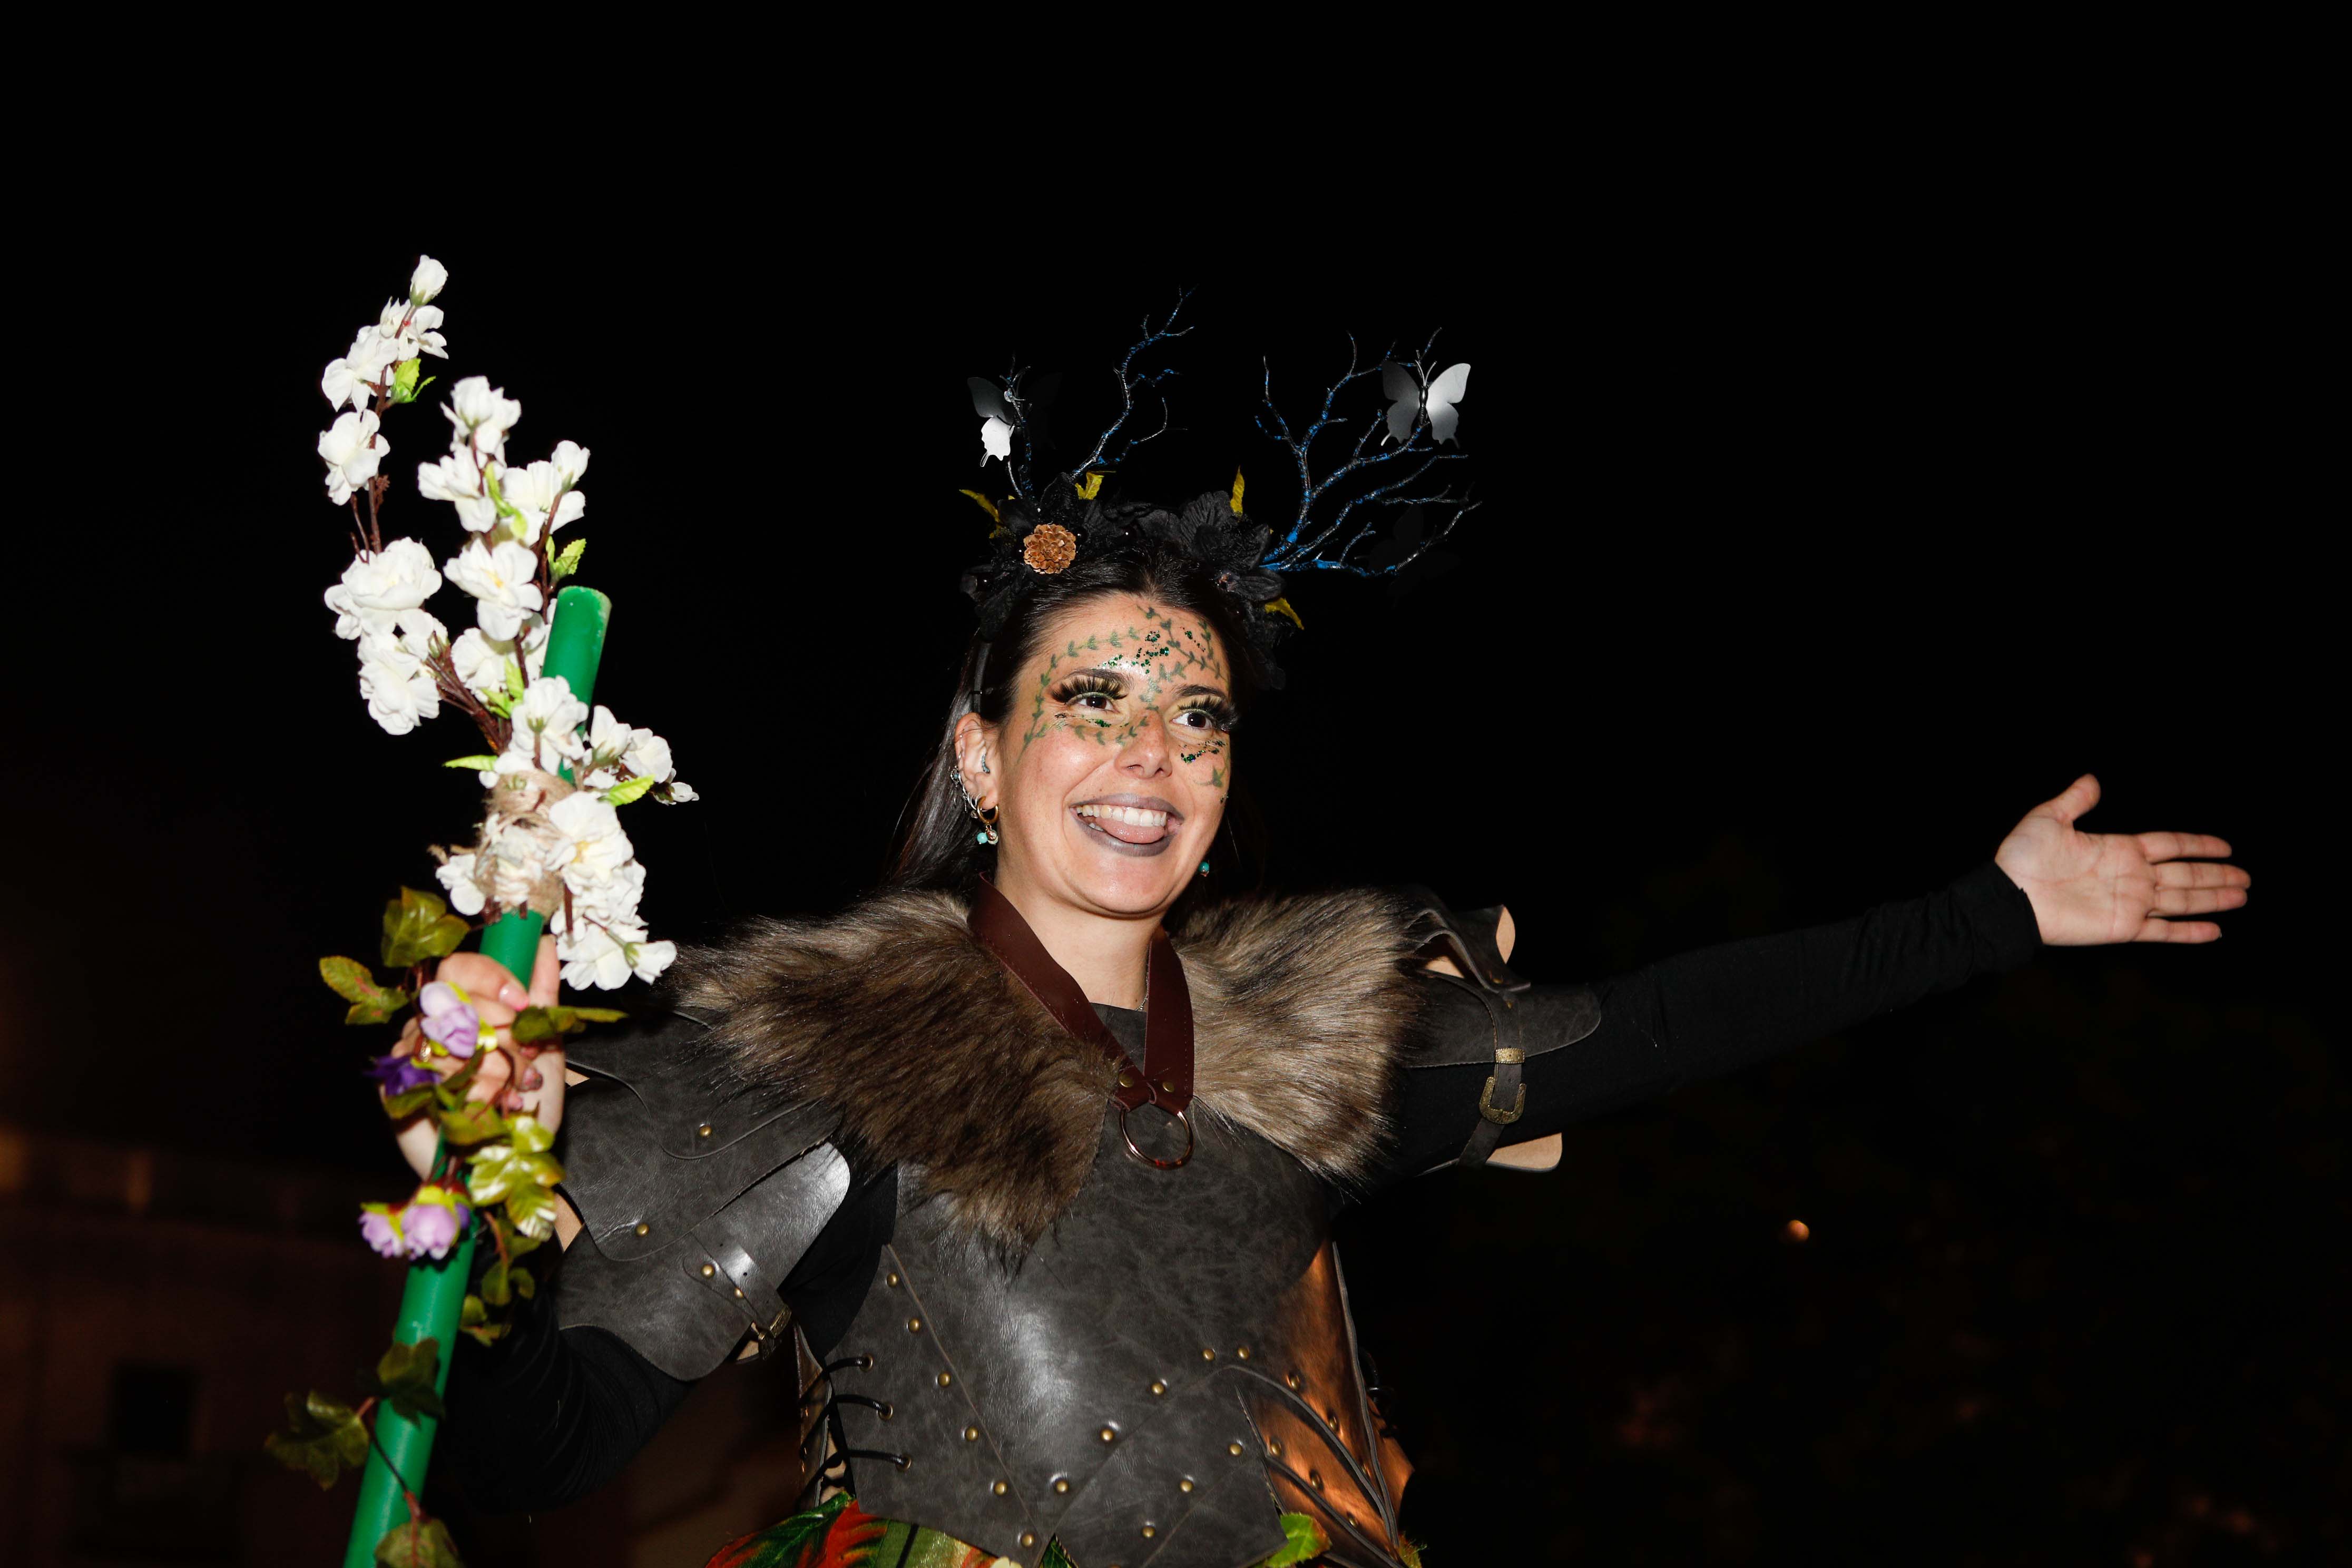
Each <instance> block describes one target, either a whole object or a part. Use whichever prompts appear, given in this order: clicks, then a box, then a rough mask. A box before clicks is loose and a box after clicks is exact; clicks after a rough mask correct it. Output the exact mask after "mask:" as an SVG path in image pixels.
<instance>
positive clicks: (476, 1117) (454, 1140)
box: [433, 1100, 499, 1148]
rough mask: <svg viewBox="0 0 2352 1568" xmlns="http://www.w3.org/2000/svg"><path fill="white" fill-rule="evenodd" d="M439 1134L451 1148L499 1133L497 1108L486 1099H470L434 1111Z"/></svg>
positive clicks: (467, 1144)
mask: <svg viewBox="0 0 2352 1568" xmlns="http://www.w3.org/2000/svg"><path fill="white" fill-rule="evenodd" d="M433 1120H434V1121H436V1122H438V1123H440V1126H441V1136H442V1137H443V1138H444V1139H445V1140H446V1141H447V1142H448V1143H449V1144H450V1146H451V1147H452V1148H465V1147H467V1146H469V1145H472V1144H475V1143H479V1142H482V1141H483V1140H484V1139H487V1138H495V1137H497V1136H498V1135H499V1108H498V1107H497V1106H496V1105H494V1104H493V1103H491V1102H490V1101H489V1100H467V1101H465V1102H463V1103H461V1104H459V1105H457V1106H455V1107H450V1106H443V1107H442V1108H441V1109H440V1110H436V1111H435V1112H434V1116H433Z"/></svg>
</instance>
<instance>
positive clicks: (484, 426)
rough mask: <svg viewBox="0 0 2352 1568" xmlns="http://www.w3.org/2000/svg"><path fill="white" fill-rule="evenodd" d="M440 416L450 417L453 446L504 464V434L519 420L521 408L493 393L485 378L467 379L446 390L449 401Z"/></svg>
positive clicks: (501, 395)
mask: <svg viewBox="0 0 2352 1568" xmlns="http://www.w3.org/2000/svg"><path fill="white" fill-rule="evenodd" d="M441 412H442V413H444V414H446V415H447V416H449V423H450V425H451V426H453V427H454V429H455V431H456V435H455V436H454V437H453V438H452V442H451V444H452V445H453V446H460V447H462V446H471V447H473V448H474V449H475V450H476V451H478V452H480V453H482V454H484V455H485V456H487V457H491V458H498V459H499V461H501V462H503V461H505V459H506V453H507V432H508V431H509V430H511V429H513V428H514V425H515V421H516V420H518V419H520V418H521V417H522V405H521V404H520V403H517V402H514V401H513V400H512V399H510V398H509V397H508V396H506V395H505V394H504V393H501V392H497V391H494V390H492V389H491V386H490V384H489V381H488V378H487V377H484V376H478V375H469V376H467V378H466V379H465V380H463V381H461V382H459V383H458V384H457V385H455V386H453V387H451V388H450V389H449V401H448V402H446V403H445V404H443V405H441Z"/></svg>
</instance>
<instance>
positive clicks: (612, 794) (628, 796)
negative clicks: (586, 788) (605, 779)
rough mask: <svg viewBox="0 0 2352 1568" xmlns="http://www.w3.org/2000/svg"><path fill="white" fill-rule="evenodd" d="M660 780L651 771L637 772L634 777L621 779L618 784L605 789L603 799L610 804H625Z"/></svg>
mask: <svg viewBox="0 0 2352 1568" xmlns="http://www.w3.org/2000/svg"><path fill="white" fill-rule="evenodd" d="M660 782H661V781H660V780H659V779H657V778H656V777H654V776H653V775H652V774H651V773H639V774H638V775H637V776H636V777H635V778H633V779H623V780H622V781H621V782H620V783H619V784H614V786H613V787H612V788H611V789H608V790H606V791H605V792H604V799H605V801H606V803H607V804H609V805H628V804H629V802H631V801H633V800H635V799H636V798H637V797H638V796H640V795H644V794H645V793H646V791H647V790H650V789H652V788H653V787H654V786H655V785H656V784H659V783H660Z"/></svg>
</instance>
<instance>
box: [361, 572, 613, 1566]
mask: <svg viewBox="0 0 2352 1568" xmlns="http://www.w3.org/2000/svg"><path fill="white" fill-rule="evenodd" d="M612 615H613V601H612V600H610V599H608V598H606V597H605V596H604V595H602V594H600V593H598V592H596V590H594V589H593V588H566V589H564V590H563V591H562V593H561V594H558V595H556V597H555V616H554V619H553V620H552V621H551V623H550V624H549V626H548V632H547V658H546V662H545V663H544V665H543V666H542V667H541V669H542V673H544V674H546V675H550V676H562V678H563V679H566V680H568V681H570V682H571V683H572V695H574V696H575V697H577V698H578V699H579V700H581V701H582V702H593V700H594V698H593V695H592V693H593V689H594V687H595V683H596V667H597V664H598V662H599V661H600V660H602V659H603V658H604V631H605V627H606V626H608V625H609V624H610V622H611V619H612ZM562 774H563V776H564V778H565V779H567V780H568V779H570V778H571V777H572V770H571V768H570V767H568V766H567V767H564V768H563V769H562ZM546 924H547V917H546V916H544V915H542V914H541V913H539V912H538V911H537V910H517V911H514V912H512V913H509V914H503V915H500V916H499V918H498V919H497V920H495V921H491V922H490V923H489V924H488V926H487V927H485V928H484V929H483V931H482V954H483V956H484V957H486V958H489V959H492V960H494V961H496V962H497V963H501V964H503V965H505V966H506V969H507V972H508V973H510V974H512V975H514V976H516V977H517V978H518V979H519V980H520V981H521V982H523V983H524V984H529V983H530V972H531V964H532V961H533V960H534V959H535V958H536V957H537V956H538V952H539V936H540V931H541V929H542V928H543V927H544V926H545V925H546ZM447 1158H448V1152H447V1150H446V1147H445V1148H444V1149H443V1151H442V1152H440V1153H438V1154H436V1156H435V1160H434V1165H435V1173H436V1174H438V1173H439V1171H440V1167H441V1166H442V1164H443V1163H446V1160H447ZM480 1228H481V1222H480V1221H479V1220H478V1219H469V1220H468V1221H467V1226H466V1231H465V1234H464V1235H463V1236H462V1237H459V1239H458V1242H457V1246H455V1247H451V1248H450V1249H449V1255H448V1257H446V1258H441V1259H439V1260H437V1261H436V1260H435V1259H432V1258H419V1259H418V1260H417V1261H415V1262H414V1263H412V1264H410V1265H409V1266H408V1286H407V1289H404V1290H403V1291H402V1292H401V1297H400V1317H399V1319H398V1321H395V1322H394V1325H393V1331H392V1337H393V1338H394V1340H395V1341H398V1342H402V1343H404V1344H415V1343H416V1342H418V1341H420V1340H425V1339H431V1340H433V1341H434V1342H436V1343H437V1344H439V1345H440V1347H441V1361H440V1366H439V1368H438V1370H437V1372H436V1374H435V1378H434V1392H435V1393H436V1394H442V1393H446V1390H447V1388H448V1384H449V1361H450V1356H451V1352H452V1351H453V1350H454V1348H455V1346H456V1342H457V1320H458V1314H459V1312H460V1310H462V1309H463V1307H464V1306H465V1301H466V1288H467V1279H468V1278H469V1277H470V1275H471V1272H472V1268H473V1261H474V1241H475V1237H476V1235H477V1233H478V1231H479V1229H480ZM435 1426H436V1422H435V1421H434V1420H433V1418H432V1417H430V1416H422V1417H419V1418H417V1419H415V1420H411V1419H409V1418H408V1417H407V1416H405V1415H402V1414H400V1413H399V1412H398V1411H396V1410H394V1409H393V1408H392V1406H391V1405H388V1404H387V1405H383V1406H381V1407H379V1408H378V1410H377V1412H376V1426H375V1433H376V1442H375V1445H374V1447H373V1448H372V1449H371V1450H370V1452H369V1454H368V1460H367V1468H366V1469H365V1470H364V1471H363V1472H362V1475H361V1478H360V1501H359V1508H358V1510H357V1511H356V1512H355V1514H354V1515H353V1517H352V1533H351V1540H350V1542H349V1544H348V1545H346V1546H345V1548H344V1550H343V1568H371V1565H372V1564H373V1563H375V1561H376V1557H375V1547H376V1542H379V1541H381V1540H383V1537H384V1534H385V1532H386V1531H390V1530H391V1529H392V1528H393V1527H394V1525H395V1524H397V1523H399V1522H400V1521H403V1520H404V1519H406V1518H407V1517H408V1505H407V1501H406V1499H405V1497H404V1493H406V1492H418V1491H422V1490H423V1489H424V1487H425V1465H426V1463H427V1461H428V1460H430V1458H432V1455H433V1433H434V1428H435ZM386 1458H389V1459H390V1460H391V1466H390V1467H387V1466H386V1464H385V1462H384V1461H385V1459H386ZM395 1468H396V1469H397V1470H398V1472H399V1473H398V1475H397V1477H395V1476H394V1469H395Z"/></svg>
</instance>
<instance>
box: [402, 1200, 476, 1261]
mask: <svg viewBox="0 0 2352 1568" xmlns="http://www.w3.org/2000/svg"><path fill="white" fill-rule="evenodd" d="M471 1212H472V1211H471V1210H469V1209H467V1207H466V1205H464V1204H461V1203H457V1202H454V1201H446V1202H442V1203H432V1202H427V1201H425V1197H424V1194H418V1201H416V1202H415V1203H412V1204H410V1205H408V1206H407V1207H406V1208H404V1209H403V1210H401V1212H400V1228H401V1229H402V1231H403V1232H404V1233H405V1234H406V1236H407V1237H408V1256H409V1257H411V1258H425V1257H432V1258H446V1257H448V1256H449V1248H450V1247H452V1246H454V1245H455V1244H456V1243H457V1236H458V1233H459V1232H460V1231H462V1230H464V1229H465V1228H466V1220H467V1217H468V1215H470V1214H471Z"/></svg>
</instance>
